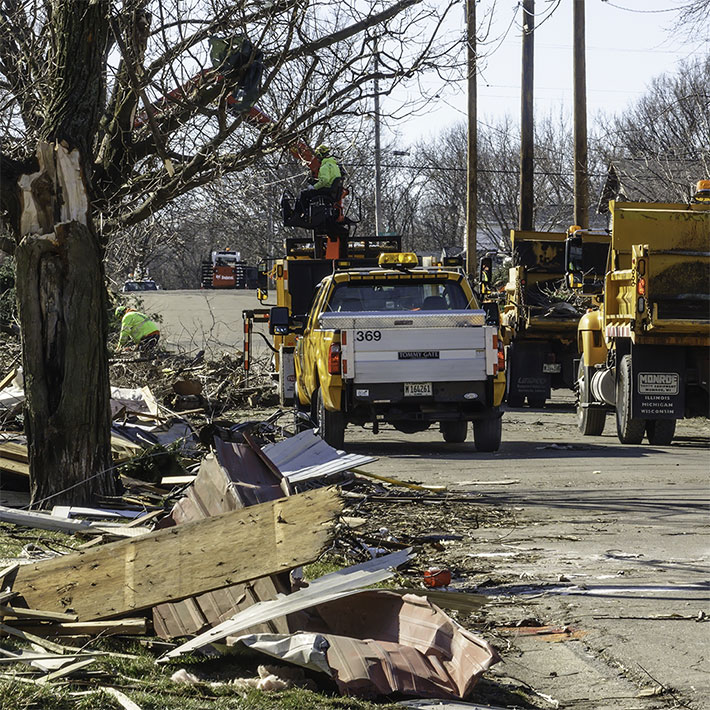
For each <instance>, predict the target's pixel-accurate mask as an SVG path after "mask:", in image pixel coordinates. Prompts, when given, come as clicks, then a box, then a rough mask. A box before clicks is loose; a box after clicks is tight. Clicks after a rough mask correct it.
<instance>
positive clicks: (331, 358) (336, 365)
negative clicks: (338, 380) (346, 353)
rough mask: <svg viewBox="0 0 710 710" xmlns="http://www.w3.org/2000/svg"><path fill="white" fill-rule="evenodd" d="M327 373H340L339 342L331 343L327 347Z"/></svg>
mask: <svg viewBox="0 0 710 710" xmlns="http://www.w3.org/2000/svg"><path fill="white" fill-rule="evenodd" d="M328 374H329V375H339V374H340V344H339V343H333V344H332V345H331V346H330V348H329V349H328Z"/></svg>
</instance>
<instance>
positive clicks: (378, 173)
mask: <svg viewBox="0 0 710 710" xmlns="http://www.w3.org/2000/svg"><path fill="white" fill-rule="evenodd" d="M378 53H379V50H378V47H377V38H375V41H374V55H375V56H374V74H375V81H374V84H375V86H374V88H375V236H377V237H379V236H380V228H381V227H382V164H381V154H380V80H379V79H378V77H377V74H378V73H379V71H380V62H379V54H378Z"/></svg>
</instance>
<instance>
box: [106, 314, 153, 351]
mask: <svg viewBox="0 0 710 710" xmlns="http://www.w3.org/2000/svg"><path fill="white" fill-rule="evenodd" d="M115 314H116V318H120V319H121V333H120V335H119V336H118V347H119V349H121V348H123V347H125V346H126V345H128V344H129V342H130V343H131V344H133V345H134V346H135V347H137V348H138V350H139V352H141V353H143V354H146V355H147V354H150V353H154V352H155V351H156V350H157V349H158V341H159V340H160V329H159V328H158V324H157V323H156V322H155V321H153V320H151V319H150V318H148V316H147V315H145V314H144V313H140V312H139V311H136V310H135V309H133V308H130V307H128V306H118V308H116V311H115Z"/></svg>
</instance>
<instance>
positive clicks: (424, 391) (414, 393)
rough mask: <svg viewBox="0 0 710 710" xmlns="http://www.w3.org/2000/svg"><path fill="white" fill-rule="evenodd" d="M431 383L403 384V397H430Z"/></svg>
mask: <svg viewBox="0 0 710 710" xmlns="http://www.w3.org/2000/svg"><path fill="white" fill-rule="evenodd" d="M431 395H432V388H431V382H405V383H404V396H405V397H431Z"/></svg>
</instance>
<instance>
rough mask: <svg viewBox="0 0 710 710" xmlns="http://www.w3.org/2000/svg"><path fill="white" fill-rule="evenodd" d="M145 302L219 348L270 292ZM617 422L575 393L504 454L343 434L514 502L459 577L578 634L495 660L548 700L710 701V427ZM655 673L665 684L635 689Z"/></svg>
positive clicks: (428, 477)
mask: <svg viewBox="0 0 710 710" xmlns="http://www.w3.org/2000/svg"><path fill="white" fill-rule="evenodd" d="M143 305H144V307H145V308H146V309H147V310H148V311H149V312H158V313H160V314H161V316H162V318H163V323H162V331H163V341H164V342H167V344H168V345H169V346H170V347H173V348H175V349H179V350H183V351H188V352H189V351H195V350H197V349H202V348H206V349H207V350H208V352H209V353H210V354H212V355H219V353H220V352H221V351H223V350H225V349H231V348H235V347H236V348H241V343H242V336H241V332H242V331H241V327H242V326H241V311H242V309H244V308H255V307H258V302H257V301H256V299H255V298H254V295H253V293H251V292H241V291H182V292H178V291H163V292H157V293H146V294H143ZM613 429H614V425H613V421H612V420H611V419H610V420H609V421H608V422H607V431H606V434H605V435H604V436H600V437H582V436H581V435H580V434H579V433H578V432H577V429H576V426H575V418H574V414H573V409H572V397H571V395H570V394H567V395H563V396H556V397H555V401H554V403H553V405H552V406H551V407H548V409H546V410H531V409H527V408H526V409H522V410H513V411H510V412H507V413H506V414H505V417H504V420H503V444H502V446H501V449H500V451H499V452H497V453H495V454H481V453H478V452H476V450H475V447H474V446H473V444H472V443H465V444H461V445H451V444H444V443H443V441H442V440H441V437H440V435H439V433H438V432H437V431H435V430H433V429H432V430H431V431H428V432H423V433H420V434H415V435H404V434H400V433H398V432H396V431H393V430H388V429H384V430H383V431H382V432H381V433H380V434H379V435H378V436H374V435H373V434H372V433H371V432H369V431H364V430H362V429H354V428H352V427H349V428H348V431H347V434H346V442H347V443H346V448H347V449H349V450H352V451H357V452H362V453H370V454H374V455H377V456H379V457H380V459H379V461H378V462H377V463H376V464H373V465H372V470H373V471H375V472H379V473H382V474H385V475H392V476H396V477H399V478H402V479H407V480H415V481H419V482H423V483H430V484H432V483H435V484H446V485H447V486H448V487H449V489H450V490H453V491H460V492H464V491H470V492H475V493H476V494H478V495H479V500H480V502H481V503H482V504H487V505H491V506H496V507H505V508H507V509H509V510H511V511H513V512H514V513H515V516H516V524H515V525H513V526H511V528H510V529H508V530H504V531H501V529H500V528H490V529H487V528H480V529H478V530H477V531H476V534H475V537H474V538H473V539H472V540H471V542H470V553H469V557H470V559H472V560H473V561H474V563H472V566H470V568H469V569H468V571H467V572H466V574H465V575H463V576H462V577H461V578H460V579H457V580H456V586H459V587H462V588H467V589H473V588H476V587H478V586H479V585H485V586H481V591H484V592H486V593H487V594H489V595H490V596H491V598H492V600H493V601H492V603H491V604H489V606H488V607H487V609H488V612H487V613H488V615H489V617H490V619H491V620H493V621H495V622H496V623H497V624H503V625H505V624H508V623H515V622H517V621H521V620H524V619H529V618H534V619H537V620H539V621H540V622H542V623H545V624H554V625H559V624H563V625H564V624H567V625H571V626H572V627H573V628H575V629H577V630H578V631H577V632H576V633H577V635H579V636H580V638H576V639H570V640H566V641H564V642H562V643H549V642H547V641H546V640H545V639H546V638H547V637H546V636H541V635H536V636H520V637H518V638H516V639H515V640H514V641H513V646H512V647H511V648H510V649H508V650H507V651H506V653H505V659H506V660H505V663H504V664H500V665H498V666H496V667H495V670H494V672H495V673H499V674H507V675H509V676H512V677H515V678H518V679H520V680H523V681H525V682H526V683H528V684H529V685H530V686H531V687H532V688H534V689H535V690H537V691H538V692H539V693H542V695H541V696H538V699H539V701H540V703H541V704H542V705H543V706H546V707H556V705H555V703H558V704H559V705H558V706H559V707H564V708H584V709H587V708H590V709H591V708H595V709H602V708H615V709H616V710H631V709H632V708H644V709H645V708H661V707H673V706H674V703H675V700H676V699H677V700H678V701H679V703H687V704H688V706H689V707H692V708H695V709H696V710H701V709H702V708H710V680H709V679H710V623H707V622H705V621H696V620H695V619H696V618H698V616H699V615H700V616H702V614H707V615H710V569H709V568H708V557H709V547H710V546H709V545H708V531H709V529H710V507H709V504H710V488H709V486H708V479H709V477H708V474H709V473H710V465H709V462H710V455H709V447H710V426H709V425H708V422H707V421H706V420H696V421H692V422H684V423H682V424H681V426H680V427H679V431H678V437H677V439H676V441H674V443H673V444H672V445H671V446H666V447H657V446H655V447H652V446H649V445H643V446H621V445H620V444H619V443H618V441H617V439H616V436H615V435H614V431H613ZM504 479H508V480H513V481H517V482H516V483H513V484H511V485H500V484H499V483H496V482H498V481H501V480H504ZM480 484H482V485H480ZM471 556H472V557H471ZM673 615H675V617H674V618H671V619H663V618H658V617H671V616H673ZM502 643H503V644H505V643H506V641H502ZM657 686H661V687H663V688H666V689H667V691H666V692H664V693H663V694H662V695H658V696H655V697H650V698H649V697H636V696H637V694H638V693H639V690H640V688H642V687H644V688H647V689H648V688H651V689H652V688H654V687H657ZM543 696H546V697H548V698H549V701H548V700H545V699H544V698H543Z"/></svg>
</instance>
